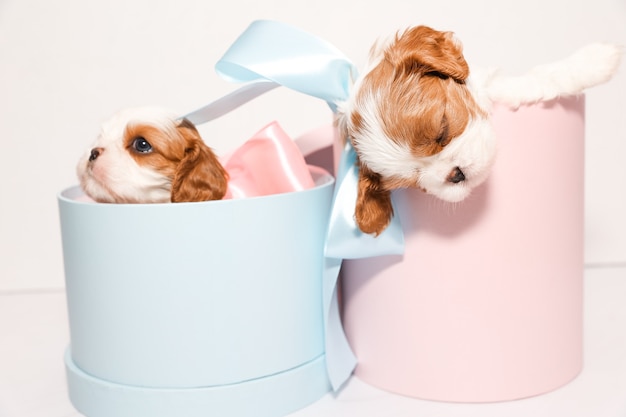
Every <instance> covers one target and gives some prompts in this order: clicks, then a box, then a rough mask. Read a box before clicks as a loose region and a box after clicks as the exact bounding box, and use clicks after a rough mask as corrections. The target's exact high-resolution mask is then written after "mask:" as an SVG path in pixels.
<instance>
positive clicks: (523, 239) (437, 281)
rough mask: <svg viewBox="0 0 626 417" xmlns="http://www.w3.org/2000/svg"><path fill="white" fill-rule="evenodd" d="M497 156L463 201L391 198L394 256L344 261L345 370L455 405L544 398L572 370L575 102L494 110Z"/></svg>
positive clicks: (577, 288) (579, 212) (578, 307)
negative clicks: (349, 357)
mask: <svg viewBox="0 0 626 417" xmlns="http://www.w3.org/2000/svg"><path fill="white" fill-rule="evenodd" d="M492 122H493V124H494V128H495V130H496V134H497V137H498V147H499V148H498V155H497V159H496V163H495V166H494V168H493V171H492V174H491V176H490V178H489V179H488V180H487V182H486V183H484V184H483V185H481V186H480V187H479V188H477V189H476V190H474V193H473V194H472V195H471V196H470V197H469V198H468V199H466V200H465V201H463V202H461V203H457V204H448V203H443V202H441V201H439V200H437V199H435V198H433V197H431V196H428V195H426V194H424V193H422V192H420V191H417V190H399V191H397V192H395V194H394V201H395V204H396V211H397V212H396V215H398V216H400V220H401V223H402V226H403V229H404V233H405V242H406V250H405V253H404V255H403V256H381V257H375V258H368V259H358V260H349V261H348V260H347V261H345V262H344V266H343V270H342V291H343V293H342V295H343V323H344V327H345V331H346V334H347V336H348V339H349V341H350V343H351V346H352V348H353V349H354V351H355V353H356V356H357V358H358V365H357V368H356V370H355V375H356V376H357V377H359V378H360V379H362V380H363V381H365V382H367V383H370V384H371V385H374V386H377V387H380V388H382V389H385V390H388V391H391V392H395V393H398V394H403V395H407V396H412V397H418V398H422V399H429V400H440V401H451V402H493V401H504V400H513V399H519V398H524V397H529V396H534V395H538V394H542V393H545V392H548V391H551V390H553V389H556V388H558V387H560V386H562V385H564V384H566V383H567V382H569V381H571V380H572V379H573V378H575V377H576V375H577V374H578V373H579V372H580V370H581V368H582V282H583V203H584V202H583V192H584V178H583V175H584V96H578V97H573V98H567V99H559V100H555V101H551V102H548V103H539V104H535V105H532V106H523V107H521V108H520V109H519V110H517V111H513V110H509V109H506V108H504V107H501V106H496V108H495V109H494V113H493V117H492Z"/></svg>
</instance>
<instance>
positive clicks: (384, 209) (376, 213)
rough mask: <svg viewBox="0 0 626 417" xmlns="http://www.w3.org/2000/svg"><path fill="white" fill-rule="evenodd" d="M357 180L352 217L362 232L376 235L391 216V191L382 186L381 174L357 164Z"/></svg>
mask: <svg viewBox="0 0 626 417" xmlns="http://www.w3.org/2000/svg"><path fill="white" fill-rule="evenodd" d="M359 165H360V166H359V182H358V191H357V199H356V208H355V211H354V217H355V220H356V223H357V225H358V226H359V229H361V231H362V232H363V233H370V234H372V233H373V234H374V235H375V236H378V235H379V234H381V233H382V231H383V230H385V228H386V227H387V225H388V224H389V222H390V221H391V217H392V216H393V206H392V205H391V191H389V190H388V189H386V188H384V187H383V186H382V181H381V176H380V175H379V174H376V173H375V172H372V171H370V170H369V169H368V168H367V167H365V166H364V165H363V164H359Z"/></svg>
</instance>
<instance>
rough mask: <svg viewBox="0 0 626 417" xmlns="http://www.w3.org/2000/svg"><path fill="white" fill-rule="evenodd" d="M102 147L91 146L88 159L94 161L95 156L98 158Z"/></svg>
mask: <svg viewBox="0 0 626 417" xmlns="http://www.w3.org/2000/svg"><path fill="white" fill-rule="evenodd" d="M102 151H103V149H102V148H93V149H92V150H91V153H90V154H89V160H90V161H95V160H96V158H98V157H99V156H100V154H101V153H102Z"/></svg>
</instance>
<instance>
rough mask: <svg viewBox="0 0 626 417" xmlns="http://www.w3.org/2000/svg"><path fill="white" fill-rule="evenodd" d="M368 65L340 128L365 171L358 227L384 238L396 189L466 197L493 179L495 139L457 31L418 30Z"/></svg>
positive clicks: (446, 197)
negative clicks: (474, 88)
mask: <svg viewBox="0 0 626 417" xmlns="http://www.w3.org/2000/svg"><path fill="white" fill-rule="evenodd" d="M370 61H371V62H370V65H369V68H368V69H367V71H366V72H365V73H364V75H363V77H361V78H360V79H359V80H357V82H356V83H355V86H354V89H353V92H352V94H351V96H350V99H349V100H348V101H347V102H346V103H345V104H344V105H343V106H341V109H340V114H339V125H340V127H341V128H342V130H343V133H344V135H346V137H348V138H350V140H351V141H352V143H353V145H354V147H355V150H356V152H357V154H358V158H359V164H360V168H361V169H360V171H361V172H362V174H361V175H360V178H359V197H358V200H357V210H356V213H355V215H356V220H357V223H358V224H359V226H360V227H361V230H363V231H364V232H366V233H374V234H378V233H380V232H381V231H382V230H383V229H384V228H385V227H386V226H387V224H388V222H389V220H390V219H391V216H392V214H393V213H392V212H391V203H390V201H388V200H389V199H390V191H391V190H393V189H396V188H404V187H415V188H419V189H422V190H424V191H426V192H427V193H429V194H433V195H435V196H436V197H439V198H440V199H442V200H445V201H450V202H458V201H461V200H463V199H464V198H465V197H467V196H468V195H469V194H470V192H471V190H472V189H473V188H475V187H476V186H477V185H479V184H480V183H482V182H483V181H484V180H485V178H486V177H487V174H488V171H489V168H490V167H491V165H492V162H493V157H494V153H495V136H494V133H493V130H492V128H491V125H490V123H489V120H488V111H487V109H483V108H481V107H480V106H479V105H478V103H477V101H476V100H475V98H474V94H475V92H473V91H472V90H471V89H470V84H469V83H468V78H469V68H468V65H467V63H466V62H465V59H464V58H463V54H462V49H461V45H460V43H459V42H458V41H457V40H456V38H455V37H454V35H453V34H452V33H451V32H439V31H436V30H433V29H431V28H428V27H425V26H418V27H414V28H412V29H409V30H407V31H405V32H403V33H399V34H397V35H396V36H395V38H393V39H392V40H391V41H390V42H388V43H387V44H385V45H383V46H382V47H376V46H375V47H374V48H373V50H372V56H371V60H370Z"/></svg>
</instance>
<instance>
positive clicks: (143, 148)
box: [132, 136, 152, 153]
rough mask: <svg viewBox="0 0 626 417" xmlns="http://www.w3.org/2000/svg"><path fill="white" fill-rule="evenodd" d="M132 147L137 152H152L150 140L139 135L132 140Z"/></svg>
mask: <svg viewBox="0 0 626 417" xmlns="http://www.w3.org/2000/svg"><path fill="white" fill-rule="evenodd" d="M132 147H133V149H134V150H136V151H137V152H139V153H148V152H152V145H150V142H148V141H147V140H146V139H145V138H142V137H141V136H140V137H138V138H135V139H134V140H133V143H132Z"/></svg>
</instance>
